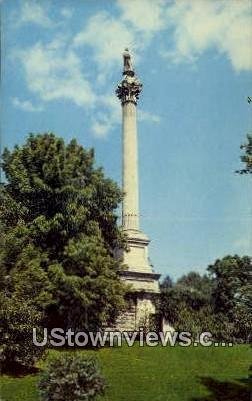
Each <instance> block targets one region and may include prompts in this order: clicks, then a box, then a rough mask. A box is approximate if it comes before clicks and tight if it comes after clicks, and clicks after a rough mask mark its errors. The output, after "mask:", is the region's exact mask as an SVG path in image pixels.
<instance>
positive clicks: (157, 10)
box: [118, 0, 167, 35]
mask: <svg viewBox="0 0 252 401" xmlns="http://www.w3.org/2000/svg"><path fill="white" fill-rule="evenodd" d="M166 4H167V1H165V0H155V1H154V0H118V5H119V7H120V8H121V10H122V19H123V20H126V21H129V22H130V23H131V24H132V25H133V26H134V27H135V29H136V30H137V31H144V32H145V33H147V34H148V35H149V34H151V33H154V32H158V31H159V30H161V29H163V28H164V27H165V25H166V16H165V13H164V10H165V5H166Z"/></svg>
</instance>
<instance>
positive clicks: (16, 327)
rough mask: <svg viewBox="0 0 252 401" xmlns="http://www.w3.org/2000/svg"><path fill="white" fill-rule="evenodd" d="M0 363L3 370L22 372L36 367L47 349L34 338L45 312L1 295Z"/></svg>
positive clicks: (13, 372)
mask: <svg viewBox="0 0 252 401" xmlns="http://www.w3.org/2000/svg"><path fill="white" fill-rule="evenodd" d="M0 305H1V306H0V321H1V327H0V363H1V370H2V372H8V373H11V374H18V373H19V372H20V371H25V370H29V369H31V368H33V367H34V364H35V362H36V361H37V360H38V359H39V358H41V356H42V355H43V353H44V351H45V349H44V347H37V346H35V345H34V344H33V341H32V329H33V327H35V328H37V329H39V328H40V321H41V313H39V312H38V311H37V310H36V309H35V308H34V307H32V306H30V305H28V304H27V303H25V302H24V301H21V300H19V299H17V298H15V297H13V298H9V297H7V296H5V295H3V294H2V293H1V294H0Z"/></svg>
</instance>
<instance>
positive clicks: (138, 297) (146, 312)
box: [113, 230, 160, 331]
mask: <svg viewBox="0 0 252 401" xmlns="http://www.w3.org/2000/svg"><path fill="white" fill-rule="evenodd" d="M125 231H126V233H127V237H128V238H127V245H128V248H129V249H128V251H126V252H125V251H124V252H123V255H121V256H123V261H124V263H125V265H127V266H128V270H125V271H123V272H121V273H120V276H121V280H122V281H124V282H125V284H126V285H129V287H130V291H129V292H128V293H127V295H126V300H127V305H128V307H127V309H126V310H125V311H124V312H123V313H122V314H121V315H120V316H119V317H118V319H117V321H116V323H115V325H114V327H113V330H118V331H138V330H139V328H143V329H144V330H145V331H148V330H151V329H153V328H154V325H155V326H156V321H157V312H156V310H157V308H156V304H157V300H158V297H159V293H160V289H159V281H158V280H159V278H160V274H157V273H155V272H154V271H153V267H152V266H151V264H150V262H149V258H148V245H149V242H150V241H149V239H148V237H147V236H146V235H145V234H144V233H142V232H141V231H138V230H125Z"/></svg>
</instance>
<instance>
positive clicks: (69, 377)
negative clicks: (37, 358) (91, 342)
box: [38, 353, 105, 401]
mask: <svg viewBox="0 0 252 401" xmlns="http://www.w3.org/2000/svg"><path fill="white" fill-rule="evenodd" d="M38 386H39V390H40V395H41V400H42V401H49V400H50V401H54V400H55V401H83V400H86V401H91V400H95V399H96V397H97V396H98V395H102V394H103V393H104V390H105V381H104V379H103V377H102V376H101V374H100V371H99V368H98V364H97V361H96V359H94V358H90V357H89V358H88V357H86V356H81V355H80V354H77V353H75V354H66V353H64V354H61V355H59V356H57V357H54V358H52V359H51V360H50V361H49V363H48V366H47V367H46V369H45V370H44V372H43V373H42V375H41V378H40V381H39V385H38Z"/></svg>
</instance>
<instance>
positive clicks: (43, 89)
mask: <svg viewBox="0 0 252 401" xmlns="http://www.w3.org/2000/svg"><path fill="white" fill-rule="evenodd" d="M17 57H18V58H19V60H20V61H21V64H22V66H23V69H24V72H25V78H26V83H27V86H28V88H29V90H30V91H31V92H32V93H35V94H37V95H38V96H39V97H40V99H41V100H43V101H45V102H46V101H51V100H58V99H65V100H70V101H72V102H73V103H75V104H76V105H77V106H81V107H82V106H92V105H93V104H94V102H95V94H94V92H93V90H92V88H91V85H90V83H89V81H88V79H87V78H86V77H85V75H84V73H83V72H82V62H81V60H80V59H79V57H78V56H77V55H76V53H75V52H74V51H73V50H72V49H69V48H68V47H67V46H66V45H65V44H64V42H63V41H62V40H57V39H55V40H54V41H52V42H51V43H49V44H47V45H44V44H41V43H39V42H38V43H36V44H35V45H34V46H32V47H30V48H28V49H26V50H23V51H20V52H18V54H17Z"/></svg>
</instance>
